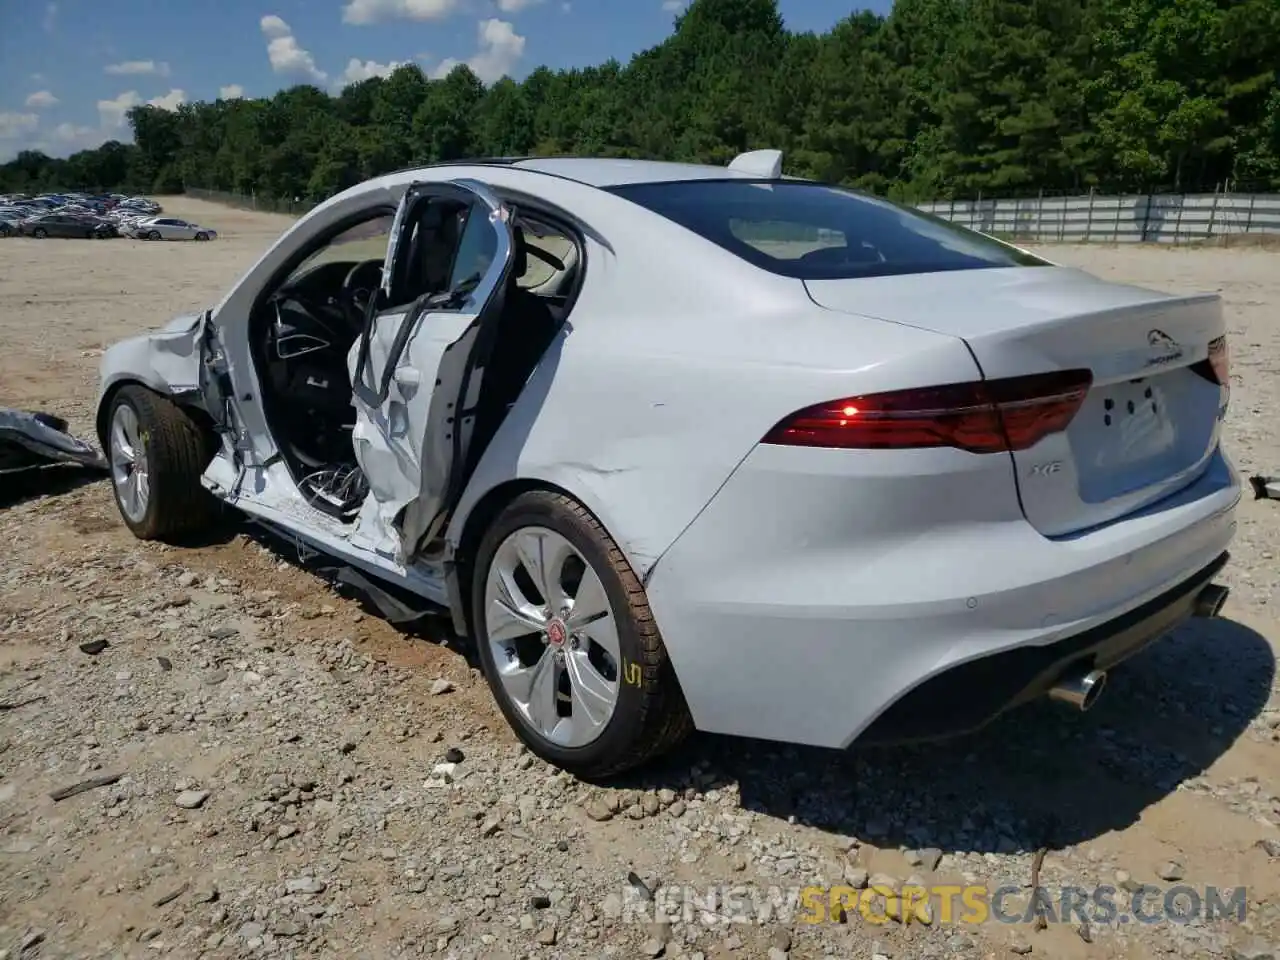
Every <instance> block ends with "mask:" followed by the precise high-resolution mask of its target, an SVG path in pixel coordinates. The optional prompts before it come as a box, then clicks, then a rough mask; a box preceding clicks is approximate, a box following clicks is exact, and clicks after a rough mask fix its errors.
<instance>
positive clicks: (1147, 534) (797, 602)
mask: <svg viewBox="0 0 1280 960" xmlns="http://www.w3.org/2000/svg"><path fill="white" fill-rule="evenodd" d="M847 453H848V451H827V450H798V449H791V448H776V447H766V446H761V447H759V448H757V449H756V450H755V451H753V453H752V454H751V455H749V456H748V457H747V459H746V460H745V461H744V462H743V464H742V465H741V467H740V468H739V469H738V471H737V472H736V473H735V474H734V476H733V477H731V478H730V480H729V481H728V482H727V483H726V484H725V485H724V487H723V488H722V489H721V491H720V492H719V494H717V496H716V498H715V499H714V500H713V501H712V502H711V503H710V504H709V505H708V506H707V508H706V509H705V510H704V511H703V512H702V513H701V514H700V515H699V516H698V518H697V519H696V520H695V521H694V522H693V523H692V524H691V525H690V527H689V528H688V529H687V530H686V531H685V532H684V533H683V534H682V535H681V537H680V538H679V539H678V540H677V541H676V543H675V544H674V545H673V546H672V547H671V548H670V549H669V550H668V551H667V553H666V554H665V555H664V556H663V557H662V558H661V559H660V560H659V561H658V563H657V564H656V565H655V567H654V568H653V571H652V573H651V575H650V577H649V578H648V581H647V583H646V590H647V592H648V596H649V601H650V604H651V606H652V609H653V612H654V616H655V617H656V619H657V622H658V625H659V626H660V627H661V629H662V634H663V638H664V641H665V643H666V646H667V650H668V653H669V654H670V657H671V662H672V666H673V667H674V668H675V671H676V674H677V676H678V677H679V679H680V684H681V687H682V688H683V691H684V694H685V697H686V700H687V701H688V703H689V709H690V712H691V714H692V716H693V721H694V724H695V725H696V726H697V727H698V729H700V730H703V731H706V732H710V733H721V734H729V735H734V736H744V737H754V738H759V739H765V740H774V741H783V742H789V743H798V744H808V745H813V746H822V747H833V748H843V747H847V746H849V745H850V744H852V743H853V741H854V740H860V738H861V737H862V735H863V734H864V733H866V734H867V735H868V740H869V741H870V740H871V739H875V740H878V741H881V742H885V741H889V740H902V739H915V738H928V739H932V738H934V737H936V736H941V735H944V734H947V733H954V732H963V731H965V730H968V729H973V728H974V727H977V726H981V725H982V724H983V723H985V722H986V721H987V720H989V719H991V718H992V717H994V716H996V715H998V714H999V713H1000V712H1001V711H1003V710H1005V709H1007V708H1008V707H1009V706H1012V705H1013V704H1016V703H1018V702H1021V701H1022V700H1023V699H1026V698H1028V697H1030V696H1033V695H1034V694H1035V693H1036V692H1037V690H1038V689H1044V688H1045V687H1047V686H1049V685H1050V684H1052V683H1053V682H1054V680H1056V679H1057V677H1056V675H1055V673H1054V672H1055V671H1058V670H1061V668H1062V667H1063V666H1065V665H1067V664H1069V663H1072V662H1073V661H1074V660H1076V659H1079V658H1081V657H1084V658H1086V659H1087V658H1089V657H1092V658H1093V659H1094V660H1095V661H1096V662H1098V663H1099V664H1102V665H1104V666H1105V665H1109V664H1110V663H1113V662H1116V661H1118V660H1120V659H1123V658H1124V657H1126V656H1129V655H1130V654H1131V653H1133V652H1134V651H1136V650H1137V649H1139V648H1141V647H1142V646H1143V645H1144V644H1146V643H1148V642H1150V641H1151V640H1152V639H1154V638H1156V637H1158V636H1160V635H1161V634H1162V633H1164V632H1167V631H1168V630H1169V629H1171V628H1172V627H1173V626H1175V625H1176V624H1177V623H1178V622H1179V621H1180V620H1181V619H1183V618H1184V617H1185V616H1186V615H1188V614H1189V612H1190V605H1191V600H1190V597H1191V596H1193V595H1194V592H1195V589H1196V587H1197V586H1199V585H1201V584H1202V583H1204V582H1207V579H1206V578H1208V577H1211V576H1213V575H1214V574H1215V573H1216V572H1217V570H1218V569H1219V568H1220V566H1221V563H1223V562H1225V554H1226V551H1227V548H1228V546H1229V545H1230V542H1231V539H1232V537H1233V536H1234V534H1235V529H1236V521H1235V506H1236V504H1237V502H1238V501H1239V498H1240V483H1239V478H1238V477H1237V475H1236V473H1235V470H1234V469H1233V468H1232V467H1231V465H1230V463H1229V462H1228V461H1227V460H1226V458H1225V457H1223V456H1222V454H1221V453H1220V452H1219V453H1215V454H1214V456H1213V458H1212V460H1211V462H1210V464H1209V467H1208V469H1207V470H1206V471H1205V473H1204V474H1203V475H1202V476H1201V477H1200V478H1199V479H1198V480H1197V481H1196V482H1195V483H1193V484H1191V485H1190V486H1189V487H1187V488H1185V489H1184V490H1182V491H1179V492H1178V493H1177V494H1175V495H1173V496H1171V497H1168V498H1166V500H1164V501H1162V502H1160V503H1158V504H1153V505H1151V506H1150V507H1148V508H1146V509H1144V510H1143V511H1140V512H1139V513H1137V514H1134V515H1132V516H1130V517H1127V518H1125V519H1124V520H1122V521H1119V522H1117V523H1114V524H1112V525H1110V526H1108V527H1105V528H1101V529H1098V530H1094V531H1090V532H1087V533H1084V534H1081V535H1079V536H1077V537H1074V538H1063V539H1057V540H1050V539H1048V538H1046V537H1044V536H1042V535H1040V534H1039V533H1038V532H1037V531H1036V530H1035V529H1034V528H1033V527H1031V525H1030V524H1029V523H1027V521H1026V520H1025V518H1024V517H1023V516H1022V513H1021V510H1020V508H1019V507H1018V500H1017V496H1016V493H1015V492H1014V491H1013V489H1012V475H1011V474H1012V471H1009V474H1010V475H1009V477H1008V480H1007V486H1003V487H1002V486H1000V479H999V476H998V475H993V474H992V473H991V472H989V471H988V472H986V473H982V474H977V473H974V475H972V476H966V475H965V473H964V470H965V464H966V463H971V462H973V458H970V460H968V461H966V460H965V459H964V457H966V456H969V455H961V454H958V452H955V451H908V452H907V453H908V454H909V455H904V456H903V457H902V459H900V460H895V461H890V460H889V458H887V457H876V456H871V457H863V456H859V455H858V453H859V452H854V456H846V454H847ZM917 454H919V455H917ZM895 456H896V455H895ZM966 509H967V512H968V514H969V515H968V516H963V515H961V514H963V513H964V512H965V511H966ZM955 685H960V686H964V687H966V688H967V689H966V695H967V696H968V698H969V700H970V701H971V703H969V704H967V705H965V708H964V709H963V710H962V709H960V707H959V706H957V705H956V702H955V701H956V699H957V698H956V697H955V696H954V695H952V696H950V697H949V699H948V700H947V701H946V702H939V703H933V702H932V701H933V700H934V699H938V700H939V701H941V698H942V696H943V693H945V692H946V689H947V688H948V687H949V686H955ZM980 687H981V688H984V689H978V688H980ZM926 708H929V709H926ZM882 716H883V717H884V719H883V720H881V719H879V718H881V717H882ZM873 728H874V729H873Z"/></svg>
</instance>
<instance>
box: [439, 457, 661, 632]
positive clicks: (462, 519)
mask: <svg viewBox="0 0 1280 960" xmlns="http://www.w3.org/2000/svg"><path fill="white" fill-rule="evenodd" d="M535 490H543V491H546V492H548V493H557V494H560V495H561V496H565V497H570V498H571V499H573V500H576V501H577V502H578V503H580V504H582V506H583V507H584V508H585V509H586V510H587V512H588V513H590V514H591V515H592V516H593V517H594V518H595V520H596V522H597V523H599V524H600V525H601V526H602V527H603V528H604V529H605V532H607V533H608V534H609V536H610V537H612V538H613V539H614V542H615V543H617V544H618V548H619V549H620V550H622V552H623V555H624V556H626V557H627V561H628V562H629V563H631V564H632V565H633V567H634V566H635V562H636V561H635V558H634V557H632V556H631V555H630V551H629V550H628V549H627V547H626V545H625V544H624V543H623V542H622V541H621V540H620V539H618V537H617V533H616V531H615V530H613V529H612V528H611V527H610V525H609V518H608V517H607V516H606V515H604V514H603V513H602V511H601V510H600V509H599V506H598V504H596V503H595V502H594V498H592V497H590V496H583V495H582V494H581V493H579V492H578V491H576V490H573V489H570V488H568V487H566V486H564V485H563V484H560V483H556V482H555V481H553V480H549V479H547V478H545V477H537V476H529V477H513V478H510V479H507V480H503V481H501V482H499V483H497V484H495V485H494V486H492V487H490V488H489V489H488V490H486V491H485V492H484V493H483V494H481V495H480V496H479V497H477V498H476V499H475V500H474V502H473V503H472V505H471V506H470V507H469V508H467V510H466V513H465V514H464V515H457V516H455V517H454V519H453V522H452V523H451V524H450V528H451V529H450V537H449V539H450V541H451V542H452V543H453V544H454V549H453V556H452V559H451V561H450V563H449V565H448V572H447V574H446V579H447V581H448V593H449V612H450V615H451V616H452V618H453V628H454V632H456V633H457V634H458V635H459V636H462V637H471V636H473V635H474V630H473V627H474V624H472V623H471V576H472V564H473V562H474V561H475V556H476V551H477V550H478V549H479V547H480V541H481V540H482V539H483V538H484V535H485V531H487V530H488V529H489V526H490V525H491V524H492V523H493V521H494V520H495V519H496V518H497V517H498V514H500V513H501V512H502V511H503V509H504V508H505V507H506V506H507V504H509V503H511V502H512V501H513V500H515V499H516V497H519V496H520V495H521V494H525V493H530V492H532V491H535ZM637 575H640V572H639V570H638V569H637Z"/></svg>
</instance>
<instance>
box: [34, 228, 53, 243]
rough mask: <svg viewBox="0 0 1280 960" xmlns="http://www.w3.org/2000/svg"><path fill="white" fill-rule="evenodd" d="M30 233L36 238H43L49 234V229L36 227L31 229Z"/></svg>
mask: <svg viewBox="0 0 1280 960" xmlns="http://www.w3.org/2000/svg"><path fill="white" fill-rule="evenodd" d="M31 235H32V236H33V237H35V238H36V239H37V240H43V239H44V238H45V237H47V236H48V235H49V231H48V230H46V229H45V228H44V227H36V228H35V229H34V230H32V231H31Z"/></svg>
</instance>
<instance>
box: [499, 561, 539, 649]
mask: <svg viewBox="0 0 1280 960" xmlns="http://www.w3.org/2000/svg"><path fill="white" fill-rule="evenodd" d="M494 573H495V574H496V577H495V578H494V579H495V586H496V593H497V595H496V596H495V597H494V598H493V599H492V600H491V601H490V603H489V618H488V625H489V639H490V640H493V641H495V642H503V641H509V640H516V639H519V638H520V637H524V636H528V635H529V634H531V633H540V632H541V631H542V629H543V627H544V626H546V617H544V616H543V614H542V611H541V610H540V609H539V608H538V607H536V606H534V605H533V604H532V603H531V602H530V601H529V599H528V598H527V597H525V596H524V595H523V594H522V593H521V592H520V588H519V587H517V586H516V583H515V577H514V571H513V570H502V569H496V568H495V570H494Z"/></svg>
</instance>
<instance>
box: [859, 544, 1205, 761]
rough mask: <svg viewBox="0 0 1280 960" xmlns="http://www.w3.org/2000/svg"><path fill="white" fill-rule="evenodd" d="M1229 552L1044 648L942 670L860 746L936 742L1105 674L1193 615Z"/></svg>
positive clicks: (877, 725)
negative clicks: (1063, 683) (1089, 675)
mask: <svg viewBox="0 0 1280 960" xmlns="http://www.w3.org/2000/svg"><path fill="white" fill-rule="evenodd" d="M1228 559H1229V557H1228V554H1227V553H1225V552H1224V553H1222V554H1220V555H1219V556H1218V557H1217V559H1215V560H1214V561H1213V562H1212V563H1210V564H1209V565H1208V566H1206V567H1204V568H1202V569H1200V570H1198V571H1196V572H1195V573H1194V574H1192V575H1191V576H1190V577H1188V578H1187V579H1186V580H1184V581H1182V582H1181V583H1179V584H1178V585H1176V586H1175V587H1173V588H1172V589H1171V590H1167V591H1165V592H1164V593H1162V594H1161V595H1160V596H1158V597H1156V598H1155V599H1154V600H1149V601H1147V602H1146V603H1144V604H1143V605H1142V606H1140V607H1138V608H1137V609H1136V610H1131V611H1129V612H1128V613H1126V614H1124V615H1123V616H1120V617H1117V618H1116V619H1114V620H1111V621H1108V622H1107V623H1103V624H1100V625H1099V626H1097V627H1094V628H1093V629H1092V630H1086V631H1085V632H1084V633H1079V634H1076V635H1075V636H1072V637H1067V638H1066V639H1065V640H1059V641H1058V642H1057V643H1051V644H1049V645H1047V646H1043V647H1018V648H1016V649H1013V650H1006V651H1004V652H1002V653H996V654H992V655H991V656H989V657H982V658H981V659H979V660H971V661H969V662H968V663H963V664H961V665H960V666H958V667H952V668H951V669H950V670H947V671H946V672H944V673H940V674H938V675H936V676H934V677H931V678H930V679H928V680H926V681H925V682H924V683H922V684H920V685H919V686H918V687H916V688H914V689H913V690H911V691H910V692H908V693H907V694H905V695H904V696H903V697H902V698H900V699H899V700H897V701H895V702H894V703H893V705H892V706H890V707H889V709H887V710H886V711H884V713H882V714H880V716H878V717H876V719H875V720H874V721H873V722H872V724H871V725H870V726H869V727H867V729H866V730H864V731H863V732H862V734H861V735H860V736H859V737H858V739H857V745H858V746H869V745H873V744H875V745H880V744H900V743H909V742H911V741H917V740H937V739H942V738H944V737H950V736H956V735H959V734H964V733H971V732H973V731H975V730H978V729H980V728H982V727H984V726H986V725H987V724H988V723H990V722H991V721H992V720H994V719H996V717H998V716H1000V714H1002V713H1004V712H1006V711H1007V710H1010V709H1012V708H1014V707H1016V706H1019V705H1021V704H1023V703H1027V702H1028V701H1030V700H1034V699H1036V698H1037V697H1041V696H1043V695H1044V694H1046V693H1047V692H1048V691H1049V688H1050V687H1052V686H1053V685H1054V684H1055V683H1057V681H1058V680H1059V679H1060V678H1061V677H1062V676H1063V674H1065V673H1066V672H1067V671H1068V670H1076V669H1078V670H1080V671H1081V672H1084V671H1088V670H1108V669H1110V668H1111V667H1114V666H1116V665H1117V664H1119V663H1121V662H1123V661H1124V660H1127V659H1128V658H1129V657H1131V656H1133V655H1134V654H1135V653H1137V652H1138V651H1139V650H1141V649H1142V648H1143V647H1145V646H1147V645H1148V644H1149V643H1151V642H1152V641H1155V640H1159V639H1160V638H1161V637H1163V636H1164V635H1165V634H1167V633H1169V632H1170V631H1171V630H1173V629H1174V628H1175V627H1177V626H1178V625H1179V624H1181V623H1183V622H1184V621H1186V620H1189V619H1190V618H1191V617H1192V616H1193V615H1194V614H1195V608H1196V601H1197V598H1198V597H1199V595H1200V592H1201V591H1202V590H1203V589H1204V588H1205V587H1207V586H1208V585H1209V584H1210V582H1211V581H1212V580H1213V578H1214V577H1215V576H1217V575H1218V573H1219V571H1221V570H1222V568H1223V567H1225V566H1226V564H1227V560H1228Z"/></svg>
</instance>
